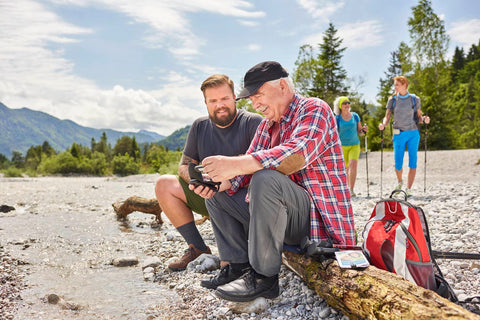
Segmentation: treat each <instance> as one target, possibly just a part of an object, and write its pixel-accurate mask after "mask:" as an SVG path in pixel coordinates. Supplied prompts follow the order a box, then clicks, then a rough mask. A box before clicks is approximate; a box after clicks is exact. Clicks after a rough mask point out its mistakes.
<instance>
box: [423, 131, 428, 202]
mask: <svg viewBox="0 0 480 320" xmlns="http://www.w3.org/2000/svg"><path fill="white" fill-rule="evenodd" d="M424 125H425V164H424V170H423V193H425V192H427V131H428V130H427V129H428V124H427V123H424Z"/></svg>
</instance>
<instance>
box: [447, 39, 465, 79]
mask: <svg viewBox="0 0 480 320" xmlns="http://www.w3.org/2000/svg"><path fill="white" fill-rule="evenodd" d="M464 66H465V53H464V52H463V48H459V47H455V53H454V54H453V60H452V71H451V72H450V76H451V79H452V82H455V81H456V80H457V76H458V73H459V72H460V71H461V70H463V67H464Z"/></svg>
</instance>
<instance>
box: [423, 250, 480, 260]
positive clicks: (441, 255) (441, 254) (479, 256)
mask: <svg viewBox="0 0 480 320" xmlns="http://www.w3.org/2000/svg"><path fill="white" fill-rule="evenodd" d="M432 255H433V256H434V257H435V258H436V259H465V260H480V253H467V252H450V251H436V250H432Z"/></svg>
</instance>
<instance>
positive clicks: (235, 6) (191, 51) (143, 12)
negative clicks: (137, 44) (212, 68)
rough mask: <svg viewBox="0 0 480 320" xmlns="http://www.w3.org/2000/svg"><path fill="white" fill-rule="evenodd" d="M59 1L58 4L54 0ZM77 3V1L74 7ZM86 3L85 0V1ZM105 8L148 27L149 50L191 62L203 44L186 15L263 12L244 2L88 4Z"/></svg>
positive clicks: (119, 0) (100, 0) (105, 0)
mask: <svg viewBox="0 0 480 320" xmlns="http://www.w3.org/2000/svg"><path fill="white" fill-rule="evenodd" d="M57 1H58V0H57ZM78 1H80V0H76V1H75V3H77V2H78ZM85 1H87V0H85ZM90 2H91V3H97V4H103V5H107V6H108V7H109V9H110V10H114V11H118V12H121V13H123V14H125V15H126V16H128V17H130V18H132V19H133V20H134V21H135V22H137V23H141V24H146V25H148V26H149V27H150V32H149V35H147V36H146V37H145V38H144V41H145V43H146V45H147V46H148V47H152V48H167V49H168V50H169V51H170V52H171V53H172V54H173V55H175V56H176V57H177V58H178V59H191V58H192V57H194V56H196V55H197V54H199V52H200V47H202V46H203V45H204V44H205V41H204V40H203V39H201V38H200V37H199V36H197V35H196V34H195V33H194V32H193V31H192V26H191V24H190V22H189V20H188V19H187V18H186V14H187V13H199V12H211V13H214V14H219V15H225V16H232V17H236V18H249V19H255V18H262V17H264V16H265V13H264V12H262V11H251V10H250V9H252V8H253V5H252V4H251V3H249V2H247V1H243V0H228V1H226V0H209V1H204V0H189V1H184V0H137V1H131V0H90Z"/></svg>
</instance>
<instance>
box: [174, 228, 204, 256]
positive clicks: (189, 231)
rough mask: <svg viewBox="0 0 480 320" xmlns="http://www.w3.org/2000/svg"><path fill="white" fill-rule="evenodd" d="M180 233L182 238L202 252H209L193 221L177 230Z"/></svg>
mask: <svg viewBox="0 0 480 320" xmlns="http://www.w3.org/2000/svg"><path fill="white" fill-rule="evenodd" d="M177 230H178V232H180V234H181V235H182V237H183V238H184V239H185V241H187V243H188V244H189V245H190V244H193V245H194V246H195V248H197V249H198V250H201V251H205V250H207V246H206V245H205V242H203V238H202V236H201V235H200V232H198V229H197V226H196V225H195V221H191V222H189V223H186V224H184V225H182V226H180V227H178V228H177Z"/></svg>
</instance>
